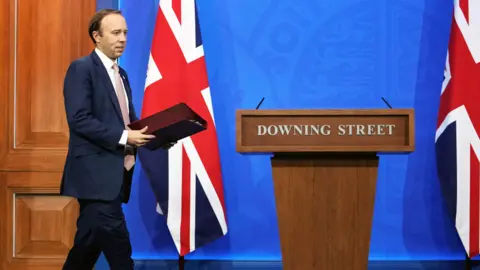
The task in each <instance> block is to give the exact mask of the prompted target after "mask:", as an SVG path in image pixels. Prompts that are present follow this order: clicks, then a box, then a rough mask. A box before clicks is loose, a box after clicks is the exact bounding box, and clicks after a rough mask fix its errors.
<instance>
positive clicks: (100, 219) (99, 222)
mask: <svg viewBox="0 0 480 270" xmlns="http://www.w3.org/2000/svg"><path fill="white" fill-rule="evenodd" d="M128 174H130V176H131V171H130V172H126V171H125V173H124V175H125V176H127V175H128ZM124 178H126V177H124ZM123 183H124V184H123V185H122V188H121V191H120V194H119V195H118V197H117V198H116V199H115V200H113V201H99V200H84V199H78V202H79V204H80V215H79V217H78V220H77V232H76V234H75V239H74V244H73V247H72V249H71V250H70V252H69V254H68V256H67V260H66V261H65V264H64V266H63V269H64V270H80V269H81V270H87V269H89V270H91V269H93V268H94V266H95V263H96V262H97V260H98V258H99V257H100V253H101V252H103V254H104V255H105V258H106V259H107V262H108V264H109V265H110V269H113V270H117V269H118V270H123V269H128V270H132V269H134V263H133V260H132V245H131V243H130V234H129V232H128V229H127V224H126V221H125V215H124V213H123V209H122V202H123V201H124V199H125V198H124V197H125V194H124V193H125V188H124V185H125V179H124V181H123Z"/></svg>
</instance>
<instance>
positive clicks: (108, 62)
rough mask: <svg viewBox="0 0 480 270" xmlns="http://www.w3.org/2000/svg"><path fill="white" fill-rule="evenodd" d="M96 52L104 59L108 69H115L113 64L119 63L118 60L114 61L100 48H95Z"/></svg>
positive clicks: (103, 61)
mask: <svg viewBox="0 0 480 270" xmlns="http://www.w3.org/2000/svg"><path fill="white" fill-rule="evenodd" d="M95 52H96V53H97V55H98V57H99V58H100V60H101V61H102V63H103V65H104V66H105V68H106V69H107V70H112V69H113V64H114V63H117V60H116V59H115V61H112V59H110V58H108V56H106V55H105V54H104V53H103V52H102V51H100V50H99V49H98V48H95Z"/></svg>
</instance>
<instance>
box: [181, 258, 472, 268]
mask: <svg viewBox="0 0 480 270" xmlns="http://www.w3.org/2000/svg"><path fill="white" fill-rule="evenodd" d="M182 269H183V268H182ZM465 270H472V260H471V259H470V257H469V256H468V254H465Z"/></svg>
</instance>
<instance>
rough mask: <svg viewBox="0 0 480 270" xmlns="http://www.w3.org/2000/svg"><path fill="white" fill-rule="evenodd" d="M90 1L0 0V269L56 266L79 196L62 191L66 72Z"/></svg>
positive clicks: (84, 48)
mask: <svg viewBox="0 0 480 270" xmlns="http://www.w3.org/2000/svg"><path fill="white" fill-rule="evenodd" d="M95 9H96V1H95V0H81V1H79V0H45V1H40V0H2V1H0V25H2V27H0V39H1V40H3V42H0V270H3V269H8V270H15V269H22V270H50V269H61V266H62V265H63V263H64V260H65V257H66V255H67V253H68V250H69V248H70V247H71V245H72V243H73V237H74V233H75V230H76V217H77V216H78V210H79V209H78V204H77V202H76V200H74V199H72V198H68V197H63V196H59V194H58V193H59V186H60V180H61V172H62V170H63V164H64V161H65V155H66V150H67V142H68V127H67V124H66V120H65V113H64V107H63V78H64V75H65V72H66V69H67V67H68V65H69V63H70V62H71V61H72V60H74V59H76V58H78V57H81V56H84V55H87V54H89V53H90V52H91V51H92V49H93V44H92V43H91V41H90V39H89V37H88V31H87V27H88V20H89V19H90V17H91V16H92V15H93V14H94V12H95Z"/></svg>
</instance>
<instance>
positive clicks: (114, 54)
mask: <svg viewBox="0 0 480 270" xmlns="http://www.w3.org/2000/svg"><path fill="white" fill-rule="evenodd" d="M89 34H90V38H91V39H92V41H93V42H94V44H95V47H96V48H95V50H94V51H93V52H92V53H91V54H90V55H88V56H85V57H83V58H80V59H78V60H75V61H74V62H72V63H71V65H70V66H69V68H68V70H67V73H66V76H65V82H64V102H65V110H66V115H67V121H68V125H69V129H70V141H69V151H68V154H67V159H66V163H65V168H64V174H63V178H62V184H61V191H60V192H61V194H64V195H66V196H71V197H75V198H77V200H78V202H79V205H80V216H79V217H78V220H77V232H76V235H75V240H74V245H73V247H72V249H71V250H70V253H69V254H68V257H67V260H66V262H65V265H64V268H63V269H92V268H93V267H94V265H95V262H96V261H97V259H98V257H99V256H100V253H101V252H103V253H104V255H105V257H106V259H107V261H108V263H109V265H110V267H111V269H133V265H134V264H133V260H132V258H131V254H132V247H131V244H130V239H129V232H128V230H127V226H126V222H125V217H124V214H123V210H122V203H127V202H128V200H129V197H130V186H131V181H132V173H133V165H134V162H135V155H136V151H135V147H139V146H142V145H144V144H145V143H147V142H148V141H149V140H151V139H152V138H154V136H153V135H147V134H146V133H145V132H146V131H147V127H146V128H144V129H142V130H129V128H128V127H127V125H128V124H129V123H130V122H133V121H135V120H137V117H136V114H135V110H134V107H133V104H132V91H131V89H130V84H129V81H128V77H127V73H126V72H125V70H123V69H122V68H119V67H118V65H117V59H118V58H119V57H120V56H121V55H122V54H123V51H124V49H125V45H126V41H127V25H126V22H125V19H124V17H123V16H122V14H121V12H120V11H117V10H111V9H105V10H101V11H99V12H97V13H96V14H95V15H94V16H93V17H92V19H91V21H90V26H89Z"/></svg>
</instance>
